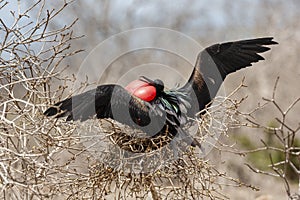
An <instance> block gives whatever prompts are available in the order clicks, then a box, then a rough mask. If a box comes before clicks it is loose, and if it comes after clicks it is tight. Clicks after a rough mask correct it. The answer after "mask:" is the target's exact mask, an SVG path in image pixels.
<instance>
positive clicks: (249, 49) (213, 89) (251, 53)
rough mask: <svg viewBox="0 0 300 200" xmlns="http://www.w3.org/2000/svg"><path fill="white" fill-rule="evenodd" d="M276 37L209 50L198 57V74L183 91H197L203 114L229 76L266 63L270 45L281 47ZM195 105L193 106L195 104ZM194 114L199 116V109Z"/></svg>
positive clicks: (214, 46)
mask: <svg viewBox="0 0 300 200" xmlns="http://www.w3.org/2000/svg"><path fill="white" fill-rule="evenodd" d="M272 40H273V38H272V37H265V38H257V39H249V40H240V41H235V42H226V43H222V44H215V45H212V46H210V47H207V48H206V49H204V50H203V51H201V52H200V53H199V55H198V58H197V61H196V64H195V68H194V71H193V73H192V75H191V77H190V79H189V81H188V83H187V84H186V85H185V86H184V87H183V88H185V89H190V90H193V91H194V97H192V98H193V101H194V102H195V103H196V102H198V104H197V103H196V105H198V106H199V108H198V111H201V110H202V109H204V108H205V106H206V105H207V104H208V103H209V102H210V101H211V99H212V98H214V97H215V96H216V94H217V92H218V90H219V88H220V86H221V84H222V82H223V80H224V79H225V78H226V76H227V75H228V74H230V73H232V72H235V71H237V70H239V69H242V68H245V67H249V66H252V63H255V62H258V61H260V60H264V58H263V57H262V56H260V55H259V53H263V52H266V51H268V50H270V48H269V47H266V46H267V45H273V44H277V42H275V41H272ZM192 104H193V103H192ZM191 110H192V111H193V112H190V114H191V113H193V114H195V112H194V110H195V107H192V108H191Z"/></svg>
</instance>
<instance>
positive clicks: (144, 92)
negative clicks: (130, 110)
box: [125, 80, 156, 102]
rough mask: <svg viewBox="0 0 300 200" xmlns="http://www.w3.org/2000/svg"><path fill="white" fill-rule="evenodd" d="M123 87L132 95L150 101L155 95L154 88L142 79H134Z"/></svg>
mask: <svg viewBox="0 0 300 200" xmlns="http://www.w3.org/2000/svg"><path fill="white" fill-rule="evenodd" d="M125 89H126V90H127V91H128V92H129V93H130V94H132V95H134V96H136V97H138V98H140V99H142V100H144V101H147V102H150V101H152V100H153V99H154V98H155V97H156V88H155V87H154V86H153V85H151V84H150V83H147V82H145V81H142V80H134V81H132V82H130V83H129V84H128V85H127V86H126V87H125Z"/></svg>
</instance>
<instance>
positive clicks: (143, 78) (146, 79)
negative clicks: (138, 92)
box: [139, 76, 154, 85]
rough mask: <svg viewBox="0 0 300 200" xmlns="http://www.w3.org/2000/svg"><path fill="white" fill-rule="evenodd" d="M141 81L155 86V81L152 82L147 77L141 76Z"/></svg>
mask: <svg viewBox="0 0 300 200" xmlns="http://www.w3.org/2000/svg"><path fill="white" fill-rule="evenodd" d="M139 80H141V81H145V82H146V83H149V84H151V85H154V81H153V80H151V79H149V78H147V77H145V76H140V78H139Z"/></svg>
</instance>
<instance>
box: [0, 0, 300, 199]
mask: <svg viewBox="0 0 300 200" xmlns="http://www.w3.org/2000/svg"><path fill="white" fill-rule="evenodd" d="M62 3H63V2H57V1H48V2H47V3H46V5H45V7H46V8H47V9H49V10H51V9H55V8H57V7H59V4H62ZM18 6H19V8H21V9H22V8H26V6H28V5H27V4H26V3H24V2H22V3H21V2H20V1H11V2H9V5H8V6H7V7H5V9H3V10H1V13H0V14H1V15H0V16H1V18H2V19H6V21H9V20H10V18H9V16H8V15H7V12H8V11H9V10H14V9H16V8H18ZM299 9H300V1H297V0H286V1H282V0H264V1H261V0H243V1H225V0H202V1H199V0H189V1H184V0H172V1H171V0H163V1H158V0H153V1H146V0H127V1H123V0H101V1H99V0H84V1H83V0H76V1H74V2H72V3H71V4H70V6H69V7H67V8H66V10H65V11H64V12H63V13H60V15H61V16H60V17H59V20H58V19H57V18H56V20H52V21H51V24H50V29H51V28H53V29H56V28H57V27H61V26H63V25H64V24H66V23H69V22H71V21H73V20H74V19H76V18H78V22H77V23H76V24H75V26H74V33H75V34H76V35H78V36H80V35H84V37H83V38H81V39H79V40H75V41H73V43H72V48H73V49H83V50H84V51H83V52H81V53H80V54H77V55H76V56H73V57H70V58H67V59H66V60H65V61H64V62H66V63H67V64H68V65H69V66H70V67H69V68H68V69H67V70H66V71H65V73H66V74H76V73H77V71H78V70H79V68H80V66H81V64H82V62H83V60H84V59H85V58H86V57H87V56H88V55H89V54H90V53H91V52H92V50H93V49H94V48H95V47H96V46H97V45H98V44H100V43H101V42H103V41H104V40H105V39H107V38H109V37H111V36H113V35H115V34H118V33H120V32H123V31H127V30H130V29H135V28H143V27H162V28H167V29H172V30H175V31H178V32H181V33H183V34H185V35H187V36H189V37H191V38H192V39H194V40H196V41H197V42H198V43H199V44H201V46H202V47H206V46H208V45H211V44H215V43H219V42H225V41H232V40H240V39H247V38H256V37H265V36H272V37H274V40H275V41H277V42H278V43H279V45H277V46H273V47H272V50H271V51H270V52H268V53H265V54H264V57H265V59H266V61H263V62H260V63H258V64H255V65H254V67H251V68H247V69H243V70H240V71H239V72H237V73H235V74H232V75H230V76H228V78H227V79H226V80H225V90H226V91H227V93H229V92H230V91H232V90H233V89H234V88H236V87H237V86H238V85H239V84H240V83H241V81H242V79H243V77H245V84H246V85H247V86H248V87H247V88H246V89H243V90H242V91H240V92H239V93H238V95H237V97H236V98H237V99H238V98H241V97H245V96H248V98H247V99H246V101H245V102H244V103H243V104H242V106H241V110H242V111H245V112H246V111H250V110H252V109H254V108H255V107H256V106H257V105H258V103H259V102H262V97H266V98H271V95H272V92H273V87H274V83H275V80H276V78H277V77H280V79H279V83H278V87H277V93H276V98H277V99H278V102H279V103H280V105H281V106H282V107H283V108H286V107H288V105H290V104H291V103H292V102H293V101H294V100H295V99H297V98H298V97H299V90H300V86H299V84H298V82H299V80H300V67H299V62H300V56H298V54H299V53H300V45H299V44H300V23H299V19H300V12H299ZM36 13H38V11H32V13H31V14H32V15H33V16H35V15H36ZM11 23H13V20H11ZM138 38H139V35H136V39H138ZM146 40H153V38H146ZM131 42H134V40H133V41H131ZM123 45H130V44H129V43H128V41H127V42H124V44H123ZM178 45H179V47H178V48H180V46H181V45H183V44H178ZM107 51H109V49H108V50H107ZM187 51H188V50H187ZM152 56H153V55H151V52H147V51H145V52H142V53H141V52H139V53H136V54H135V53H132V54H131V55H128V56H127V57H125V59H120V60H118V62H114V63H112V64H111V65H112V66H111V67H110V70H108V71H107V72H105V73H106V75H105V76H104V77H106V78H107V79H105V78H104V79H103V80H100V82H114V81H116V80H118V77H121V76H122V74H123V73H124V71H122V69H124V66H129V68H128V69H130V65H133V64H134V63H135V61H133V60H136V59H140V60H141V61H142V62H145V63H148V62H151V61H153V57H152ZM166 59H170V62H167V63H168V64H170V65H171V67H174V68H180V70H181V72H182V74H183V78H182V79H177V78H176V80H175V79H174V77H172V76H170V75H169V74H166V73H164V74H163V75H164V76H163V77H162V78H163V79H164V81H166V82H168V83H169V85H170V86H172V85H173V84H175V83H178V82H179V83H180V82H182V81H184V79H187V78H188V76H189V72H190V71H191V69H192V65H191V64H190V63H186V62H183V61H180V60H178V61H175V60H174V59H175V58H173V57H168V58H166ZM194 59H195V60H196V57H195V58H194ZM139 62H140V61H139ZM139 62H137V63H139ZM93 63H94V64H95V65H96V67H99V68H101V67H102V66H101V61H99V60H94V61H93ZM103 67H106V66H103ZM185 69H188V70H185ZM180 70H179V71H180ZM299 109H300V108H299V106H297V107H295V109H293V111H292V114H291V115H289V117H288V118H287V121H288V123H290V124H291V125H292V126H296V125H298V123H299V111H300V110H299ZM278 114H279V113H278V112H276V111H275V109H273V108H272V107H268V106H267V107H265V108H264V109H263V110H261V111H259V112H257V113H256V114H255V116H254V117H255V118H256V120H257V121H260V122H261V123H263V124H269V125H270V124H271V125H273V126H277V125H276V123H275V122H274V121H275V120H274V119H275V117H276V116H277V115H278ZM229 136H230V141H231V142H233V143H235V142H236V143H237V145H240V146H241V148H242V149H243V148H249V146H250V147H253V148H254V147H259V146H260V145H261V144H260V139H266V138H265V137H266V135H265V134H263V133H262V131H261V130H258V131H255V130H253V129H251V130H249V129H244V128H241V129H235V130H230V132H229ZM214 155H215V159H216V161H217V162H216V163H225V165H222V167H223V168H224V166H225V168H227V171H228V173H230V174H232V176H233V177H237V178H240V179H241V180H244V181H246V182H247V183H250V184H253V185H257V186H259V187H260V188H261V190H260V191H258V192H257V191H251V190H250V189H243V188H236V189H235V188H231V189H228V193H229V194H230V197H231V198H232V199H255V198H257V197H258V196H261V195H267V196H268V195H269V197H268V198H269V199H283V198H284V197H285V196H286V195H285V191H284V186H283V184H282V182H280V181H279V180H278V179H272V178H268V179H265V177H264V176H263V175H259V174H255V173H253V172H252V171H250V170H249V169H248V168H246V167H245V165H244V163H245V162H250V163H251V164H254V165H256V166H258V167H260V166H263V165H265V164H266V163H264V161H265V160H267V159H268V157H267V156H266V157H263V156H262V157H249V156H247V157H239V156H236V157H232V156H227V155H226V153H223V154H222V155H220V154H216V153H215V154H214ZM255 156H257V155H255ZM257 162H261V163H257ZM245 195H246V197H245Z"/></svg>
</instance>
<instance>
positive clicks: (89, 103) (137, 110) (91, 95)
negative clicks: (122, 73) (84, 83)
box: [44, 84, 163, 126]
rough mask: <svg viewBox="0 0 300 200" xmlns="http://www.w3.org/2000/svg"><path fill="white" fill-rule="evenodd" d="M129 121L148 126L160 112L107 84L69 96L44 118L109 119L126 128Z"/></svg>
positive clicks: (118, 87)
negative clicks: (151, 118)
mask: <svg viewBox="0 0 300 200" xmlns="http://www.w3.org/2000/svg"><path fill="white" fill-rule="evenodd" d="M128 114H130V115H131V117H132V120H134V121H135V122H137V123H138V124H139V125H141V126H145V125H147V124H149V123H150V117H153V118H157V120H160V119H162V118H163V114H162V112H161V110H159V109H154V108H153V106H152V105H151V104H149V103H148V102H145V101H142V100H140V99H138V98H136V97H134V96H132V95H130V94H129V93H128V92H127V91H126V90H125V89H124V88H123V87H121V86H119V85H114V84H109V85H100V86H98V87H97V88H96V89H93V90H89V91H87V92H84V93H82V94H79V95H75V96H72V97H70V98H67V99H65V100H63V101H61V102H58V103H56V104H54V106H52V107H50V108H48V109H47V110H46V111H45V112H44V115H46V116H55V117H67V119H66V120H67V121H70V120H80V121H85V120H88V119H90V118H92V117H93V116H95V115H96V117H97V118H111V119H115V120H117V121H119V122H121V123H124V124H127V125H129V126H134V124H133V122H132V120H131V119H130V117H128Z"/></svg>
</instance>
